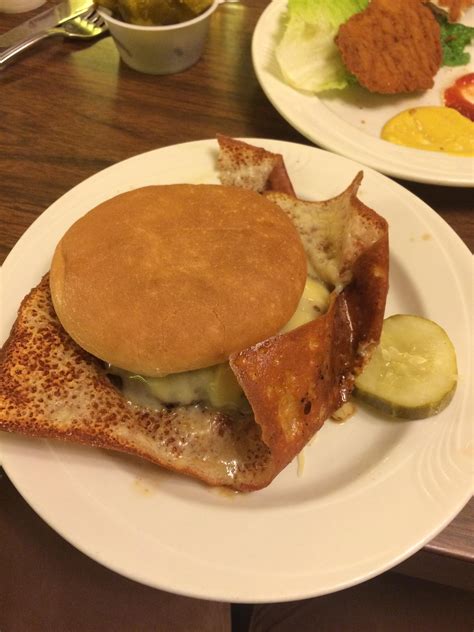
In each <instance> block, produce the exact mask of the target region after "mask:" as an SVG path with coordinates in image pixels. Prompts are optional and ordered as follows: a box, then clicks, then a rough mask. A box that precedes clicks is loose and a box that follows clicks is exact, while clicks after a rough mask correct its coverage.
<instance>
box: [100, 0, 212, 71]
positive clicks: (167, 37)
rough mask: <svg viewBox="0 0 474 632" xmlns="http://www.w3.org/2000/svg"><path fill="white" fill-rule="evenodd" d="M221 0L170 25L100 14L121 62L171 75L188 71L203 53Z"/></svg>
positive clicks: (101, 10)
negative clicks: (120, 18)
mask: <svg viewBox="0 0 474 632" xmlns="http://www.w3.org/2000/svg"><path fill="white" fill-rule="evenodd" d="M219 4H220V0H214V2H213V3H212V4H211V6H210V7H209V8H208V9H206V11H204V13H201V14H200V15H198V16H197V17H195V18H193V19H192V20H188V21H187V22H180V23H179V24H170V25H167V26H138V25H135V24H128V23H127V22H122V21H121V20H117V19H116V18H113V17H112V16H111V15H110V12H108V11H107V10H104V9H100V10H99V13H100V15H101V16H102V17H103V18H104V20H105V22H106V23H107V26H108V27H109V31H110V34H111V35H112V38H113V40H114V42H115V45H116V47H117V50H118V52H119V55H120V57H121V59H122V61H123V62H124V63H125V64H127V66H130V68H133V69H134V70H138V71H139V72H145V73H148V74H152V75H169V74H172V73H175V72H181V71H182V70H186V68H189V67H190V66H192V65H193V64H195V63H196V62H197V61H198V60H199V58H200V57H201V55H202V52H203V49H204V45H205V43H206V36H207V30H208V27H209V20H210V18H211V15H212V14H213V13H214V11H215V10H216V9H217V7H218V6H219Z"/></svg>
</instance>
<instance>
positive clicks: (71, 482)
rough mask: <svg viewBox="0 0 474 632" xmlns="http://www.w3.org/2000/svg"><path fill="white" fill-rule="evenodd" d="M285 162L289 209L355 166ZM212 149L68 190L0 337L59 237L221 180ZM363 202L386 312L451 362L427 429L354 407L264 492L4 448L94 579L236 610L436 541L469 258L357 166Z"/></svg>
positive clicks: (299, 593)
mask: <svg viewBox="0 0 474 632" xmlns="http://www.w3.org/2000/svg"><path fill="white" fill-rule="evenodd" d="M251 142H254V143H255V144H257V145H261V146H265V147H267V148H268V149H270V150H272V151H278V152H281V153H282V154H283V155H284V157H285V161H286V164H287V167H288V170H289V173H290V176H291V178H292V180H293V183H294V185H295V188H296V191H297V192H298V193H299V195H300V196H302V197H306V198H313V199H324V198H328V197H331V196H334V195H336V194H338V193H340V192H341V191H342V190H343V189H344V188H345V187H346V186H347V185H348V184H349V183H350V182H351V180H352V178H353V177H354V175H355V174H356V172H357V171H358V170H359V169H360V165H358V164H356V163H354V162H352V161H350V160H348V159H345V158H341V157H339V156H336V155H333V154H330V153H327V152H324V151H322V150H318V149H315V148H311V147H307V146H301V145H297V144H292V143H284V142H278V141H267V140H265V141H264V140H258V139H254V140H251ZM216 149H217V145H216V143H215V141H199V142H194V143H187V144H184V145H176V146H172V147H166V148H163V149H159V150H156V151H152V152H149V153H146V154H143V155H140V156H136V157H135V158H131V159H129V160H126V161H125V162H122V163H119V164H117V165H115V166H113V167H110V168H108V169H106V170H105V171H102V172H100V173H98V174H97V175H95V176H93V177H91V178H89V179H88V180H86V181H85V182H83V183H82V184H80V185H79V186H77V187H75V188H74V189H72V190H71V191H69V192H68V193H66V194H65V195H64V196H63V197H62V198H60V199H59V200H58V201H57V202H56V203H54V204H53V205H52V206H51V207H50V208H49V209H47V210H46V211H45V212H44V213H43V215H41V217H39V218H38V220H37V221H36V222H35V223H34V224H33V225H32V226H31V228H30V229H29V230H28V231H27V232H26V233H25V234H24V235H23V237H22V238H21V239H20V241H19V242H18V244H17V245H16V246H15V248H14V249H13V250H12V252H11V254H10V255H9V257H8V259H7V260H6V262H5V265H4V267H3V270H2V281H3V296H2V306H4V314H3V316H2V330H1V332H0V337H1V339H2V340H4V339H5V338H6V337H7V335H8V332H9V330H10V326H11V324H12V322H13V320H14V318H15V313H16V310H17V308H18V305H19V303H20V301H21V299H22V298H23V296H24V295H25V294H26V293H27V291H28V290H29V289H30V287H31V286H33V285H35V284H36V283H37V282H38V281H39V279H40V277H41V275H42V274H43V273H44V272H46V271H47V270H48V268H49V265H50V260H51V255H52V252H53V249H54V246H55V244H56V243H57V241H58V239H59V238H60V237H61V235H62V234H63V233H64V231H65V230H66V229H67V228H68V226H69V225H70V224H71V223H72V222H73V221H74V220H76V219H77V218H78V217H80V216H81V215H83V214H84V213H85V212H86V211H88V210H89V209H90V208H92V207H93V206H95V205H96V204H98V203H99V202H101V201H103V200H105V199H106V198H110V197H111V196H113V195H115V194H117V193H119V192H122V191H125V190H128V189H132V188H136V187H138V186H142V185H147V184H151V183H167V182H170V183H171V182H216V181H217V174H216V171H215V158H216V154H217V151H216ZM360 196H361V198H362V199H363V200H364V202H366V203H367V204H368V205H370V206H372V207H373V208H375V209H376V210H377V211H378V212H379V213H381V214H382V215H384V216H385V217H386V218H387V220H388V221H389V223H390V240H391V273H390V282H391V288H390V296H389V302H388V309H387V314H392V313H396V312H412V313H416V314H421V315H424V316H428V317H430V318H433V319H434V320H436V321H437V322H438V323H440V324H441V325H442V326H443V327H445V329H446V330H447V331H448V332H449V335H450V336H451V338H452V340H453V342H454V344H455V346H456V349H457V353H458V362H459V374H460V381H459V387H458V390H457V393H456V395H455V398H454V400H453V402H452V403H451V405H450V406H449V407H448V408H447V410H445V411H444V412H443V413H442V414H440V415H439V416H438V417H435V418H432V419H428V420H423V421H416V422H409V423H408V422H396V421H390V420H386V419H382V418H380V417H379V416H377V415H376V414H374V413H372V412H370V411H365V410H362V409H360V410H359V411H358V413H357V414H356V415H355V416H354V417H353V418H352V419H350V420H349V421H348V422H346V423H345V424H342V425H337V424H335V423H333V422H327V423H326V425H325V426H324V427H323V429H322V430H321V431H320V432H319V434H318V435H317V436H316V438H315V440H314V441H313V442H312V444H311V446H309V447H307V448H306V450H305V467H304V472H303V476H301V477H298V476H297V468H296V463H292V464H290V465H289V466H288V468H287V469H286V470H285V471H284V472H282V474H281V475H280V476H278V477H277V479H276V480H275V481H274V482H273V483H272V485H270V486H269V487H268V488H267V489H265V490H263V491H261V492H255V493H252V494H242V495H232V496H230V495H228V494H223V493H222V492H220V491H217V490H213V489H208V488H206V487H204V486H203V485H201V484H198V483H196V482H194V481H192V480H188V479H185V478H182V477H179V476H176V475H173V474H169V473H166V472H163V471H162V470H160V469H159V468H156V467H153V466H151V465H149V464H146V463H142V462H140V461H138V460H135V459H132V458H129V457H125V456H122V455H118V454H112V453H106V452H105V451H102V450H94V449H88V448H83V447H78V446H72V445H63V444H61V443H56V442H54V441H49V442H47V441H38V440H31V439H25V438H20V437H15V436H12V435H6V434H5V435H4V436H3V438H2V446H1V448H2V457H3V464H4V467H5V470H6V471H7V473H8V476H9V477H10V478H11V480H12V481H13V483H14V485H15V486H16V487H17V489H18V490H19V491H20V493H21V494H22V495H23V496H24V498H25V499H26V500H27V502H28V503H29V504H30V505H31V506H32V507H33V508H34V509H35V510H36V511H37V512H38V514H39V515H40V516H41V517H42V518H43V519H44V520H45V521H46V522H48V523H49V524H50V525H51V526H52V527H53V528H54V529H55V530H56V531H57V532H58V533H60V534H61V535H62V536H64V537H65V538H66V539H67V540H69V541H70V542H71V543H72V544H73V545H74V546H76V547H77V548H78V549H80V550H81V551H83V552H84V553H86V554H87V555H89V556H90V557H92V558H94V559H95V560H97V561H98V562H100V563H102V564H104V565H105V566H107V567H109V568H111V569H114V570H116V571H117V572H119V573H122V574H123V575H126V576H127V577H130V578H133V579H136V580H138V581H140V582H143V583H145V584H149V585H151V586H155V587H158V588H162V589H165V590H169V591H172V592H176V593H182V594H186V595H191V596H195V597H203V598H209V599H217V600H222V601H234V602H239V601H242V602H259V601H264V602H269V601H279V600H291V599H297V598H303V597H308V596H313V595H320V594H323V593H327V592H331V591H334V590H337V589H340V588H343V587H346V586H350V585H352V584H355V583H357V582H360V581H362V580H364V579H367V578H369V577H371V576H373V575H376V574H377V573H380V572H382V571H384V570H385V569H387V568H389V567H391V566H393V565H395V564H397V562H399V561H401V560H402V559H404V558H405V557H407V556H409V555H410V554H412V553H414V552H415V551H416V550H417V549H419V548H420V547H421V546H422V545H423V544H424V543H425V542H426V541H428V540H429V539H431V538H432V537H433V536H434V535H436V534H437V533H438V532H439V531H440V530H441V529H442V528H443V527H444V526H445V525H446V524H447V523H448V522H449V521H450V520H451V519H452V518H453V517H454V515H455V514H456V513H457V512H458V511H459V510H460V509H461V508H462V506H463V505H464V504H465V502H466V501H467V500H468V498H469V497H470V495H471V491H472V490H471V481H472V479H471V470H470V466H471V462H472V453H473V446H472V426H471V421H472V407H470V403H469V401H468V398H469V397H470V388H469V383H470V379H471V377H472V374H471V368H470V354H469V349H470V347H469V345H468V340H469V334H470V324H469V323H470V316H471V314H472V309H471V305H469V303H468V301H469V300H470V296H471V295H470V280H471V268H470V264H471V257H470V254H469V252H468V250H467V248H466V247H465V246H464V245H463V243H462V242H461V241H460V239H459V238H458V237H457V235H456V234H455V233H454V232H453V231H452V230H451V229H450V228H449V227H448V226H447V224H445V223H444V222H443V220H441V219H440V218H439V217H438V216H437V215H436V213H435V212H434V211H432V210H431V209H430V208H429V207H427V206H426V205H425V204H423V203H422V202H421V201H420V200H418V199H417V198H416V197H414V196H413V195H412V194H411V193H409V192H407V191H406V190H404V189H403V188H402V187H400V186H399V185H397V184H396V183H394V182H392V181H391V180H389V179H388V178H386V177H384V176H382V175H380V174H378V173H376V172H373V171H371V170H370V169H365V176H364V181H363V184H362V188H361V192H360Z"/></svg>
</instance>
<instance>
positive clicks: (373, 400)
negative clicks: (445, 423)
mask: <svg viewBox="0 0 474 632" xmlns="http://www.w3.org/2000/svg"><path fill="white" fill-rule="evenodd" d="M456 385H457V364H456V352H455V350H454V347H453V344H452V342H451V340H450V339H449V337H448V335H447V334H446V332H445V331H444V329H442V328H441V327H440V326H439V325H437V324H436V323H434V322H433V321H431V320H428V319H426V318H422V317H420V316H411V315H401V314H399V315H396V316H391V317H390V318H387V319H386V320H385V321H384V324H383V328H382V335H381V338H380V344H379V346H378V347H377V349H376V350H375V352H374V354H373V356H372V358H371V359H370V362H369V363H368V364H367V366H366V367H365V369H364V371H363V372H362V374H361V375H359V377H358V378H357V379H356V382H355V386H356V388H355V395H356V396H357V397H358V398H359V399H360V400H363V401H365V402H367V403H368V404H370V405H372V406H374V407H375V408H378V409H379V410H381V411H383V412H384V413H387V414H388V415H391V416H394V417H401V418H403V419H422V418H424V417H430V416H432V415H436V414H438V413H439V412H441V411H442V410H443V409H444V408H445V407H446V406H447V405H448V404H449V402H450V401H451V399H452V397H453V395H454V392H455V390H456Z"/></svg>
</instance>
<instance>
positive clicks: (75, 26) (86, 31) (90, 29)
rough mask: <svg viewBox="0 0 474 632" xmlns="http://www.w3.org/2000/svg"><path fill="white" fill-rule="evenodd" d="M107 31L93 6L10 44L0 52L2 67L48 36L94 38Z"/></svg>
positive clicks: (0, 64) (0, 66)
mask: <svg viewBox="0 0 474 632" xmlns="http://www.w3.org/2000/svg"><path fill="white" fill-rule="evenodd" d="M105 31H107V25H106V24H105V22H104V20H103V19H102V17H101V16H100V15H99V14H98V13H97V11H96V10H95V9H94V8H93V7H91V8H90V9H88V10H87V11H86V12H85V13H83V14H82V15H79V16H77V17H76V18H73V19H71V20H68V21H67V22H64V23H63V24H62V25H61V26H56V27H54V28H50V29H46V30H45V31H40V32H39V33H35V34H34V35H31V36H30V37H28V38H26V39H24V40H23V41H22V42H19V43H18V44H15V45H14V46H10V48H7V49H6V50H4V51H2V52H1V53H0V68H2V67H3V66H5V65H6V64H7V63H9V62H10V61H12V59H13V58H14V57H16V56H17V55H19V54H20V53H22V52H23V51H25V50H26V49H28V48H30V47H31V46H33V45H34V44H36V43H37V42H40V41H41V40H44V39H46V38H47V37H57V36H60V37H65V38H69V37H70V38H75V39H92V38H94V37H97V36H98V35H102V33H105Z"/></svg>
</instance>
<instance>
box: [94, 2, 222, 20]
mask: <svg viewBox="0 0 474 632" xmlns="http://www.w3.org/2000/svg"><path fill="white" fill-rule="evenodd" d="M97 4H98V5H99V6H101V7H103V8H105V9H108V10H109V11H111V12H112V15H113V16H114V17H116V18H118V19H120V20H122V21H124V22H127V23H129V24H136V25H138V26H166V25H169V24H179V23H180V22H187V21H188V20H192V19H193V18H195V17H197V16H198V15H200V14H201V13H203V12H204V11H205V10H206V9H208V8H209V7H210V6H211V4H212V0H211V1H210V0H98V1H97Z"/></svg>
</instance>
